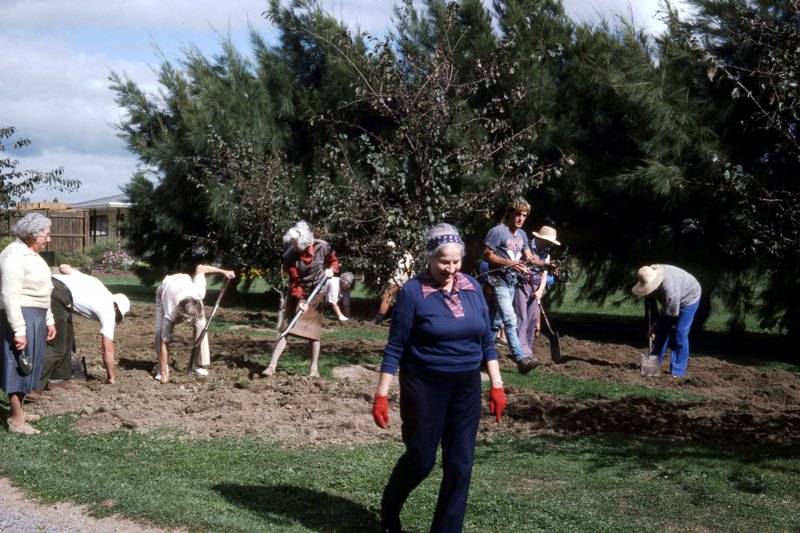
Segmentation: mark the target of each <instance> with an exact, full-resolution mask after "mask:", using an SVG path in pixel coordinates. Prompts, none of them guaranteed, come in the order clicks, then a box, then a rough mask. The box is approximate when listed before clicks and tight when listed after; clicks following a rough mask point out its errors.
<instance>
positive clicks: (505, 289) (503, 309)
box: [492, 285, 525, 361]
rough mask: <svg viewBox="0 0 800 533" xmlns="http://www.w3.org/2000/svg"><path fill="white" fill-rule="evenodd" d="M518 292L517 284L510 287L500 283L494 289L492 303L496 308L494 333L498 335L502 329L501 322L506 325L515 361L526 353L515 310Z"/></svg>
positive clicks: (493, 323)
mask: <svg viewBox="0 0 800 533" xmlns="http://www.w3.org/2000/svg"><path fill="white" fill-rule="evenodd" d="M516 292H517V288H516V286H513V287H509V286H507V285H500V286H498V287H494V289H493V290H492V303H493V304H494V307H495V309H496V313H495V315H494V320H492V334H494V335H497V332H498V331H500V324H502V325H503V326H505V329H506V340H507V341H508V349H509V350H511V355H513V356H514V360H515V361H519V360H520V359H522V358H523V357H525V354H524V353H523V352H522V347H521V346H520V343H519V335H518V334H517V314H516V313H515V312H514V294H515V293H516Z"/></svg>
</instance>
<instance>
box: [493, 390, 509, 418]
mask: <svg viewBox="0 0 800 533" xmlns="http://www.w3.org/2000/svg"><path fill="white" fill-rule="evenodd" d="M505 408H506V391H505V389H504V388H503V387H492V388H491V389H489V412H490V413H492V414H493V415H494V417H495V418H496V419H497V421H498V422H500V415H502V414H503V409H505Z"/></svg>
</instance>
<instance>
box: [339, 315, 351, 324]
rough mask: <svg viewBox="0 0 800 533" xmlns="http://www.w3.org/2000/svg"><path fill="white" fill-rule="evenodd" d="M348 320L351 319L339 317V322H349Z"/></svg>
mask: <svg viewBox="0 0 800 533" xmlns="http://www.w3.org/2000/svg"><path fill="white" fill-rule="evenodd" d="M348 320H349V319H348V318H347V317H346V316H344V315H341V316H339V322H347V321H348Z"/></svg>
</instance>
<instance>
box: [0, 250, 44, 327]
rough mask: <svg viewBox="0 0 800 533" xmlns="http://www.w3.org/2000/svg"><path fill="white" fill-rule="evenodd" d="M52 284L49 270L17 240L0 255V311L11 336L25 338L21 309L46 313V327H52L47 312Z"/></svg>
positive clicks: (40, 258)
mask: <svg viewBox="0 0 800 533" xmlns="http://www.w3.org/2000/svg"><path fill="white" fill-rule="evenodd" d="M52 291H53V282H52V280H51V279H50V267H48V266H47V263H46V262H45V260H44V259H42V257H41V256H40V255H39V254H37V253H36V252H34V251H33V250H31V249H30V248H28V246H27V245H26V244H25V243H24V242H22V241H21V240H19V239H16V240H15V241H14V242H12V243H11V244H9V245H8V246H6V247H5V249H3V251H2V252H0V296H1V297H0V309H4V310H5V312H6V316H7V317H8V322H9V324H10V325H11V329H12V330H14V336H16V337H24V336H25V319H24V318H23V317H22V308H23V307H39V308H42V309H47V324H48V325H50V324H55V321H54V320H53V313H52V312H51V311H50V293H51V292H52Z"/></svg>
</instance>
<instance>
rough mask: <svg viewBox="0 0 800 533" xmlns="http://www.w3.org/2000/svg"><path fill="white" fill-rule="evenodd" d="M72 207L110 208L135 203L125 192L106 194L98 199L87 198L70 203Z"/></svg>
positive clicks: (130, 205)
mask: <svg viewBox="0 0 800 533" xmlns="http://www.w3.org/2000/svg"><path fill="white" fill-rule="evenodd" d="M69 207H70V209H108V208H115V207H133V204H132V203H131V202H130V200H128V197H127V195H125V194H116V195H114V196H106V197H105V198H97V199H96V200H87V201H85V202H77V203H74V204H70V205H69Z"/></svg>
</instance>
